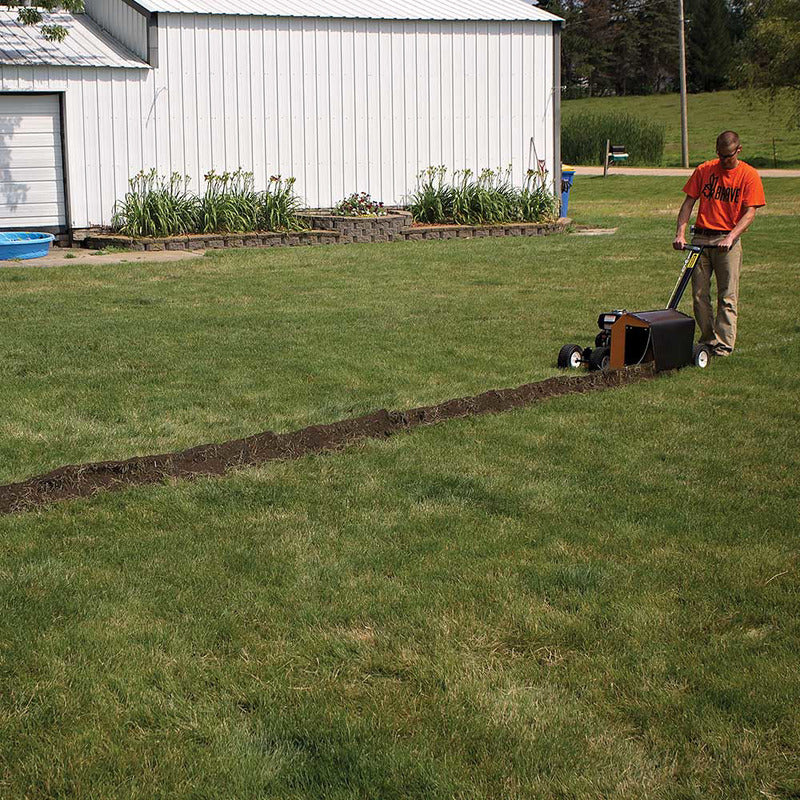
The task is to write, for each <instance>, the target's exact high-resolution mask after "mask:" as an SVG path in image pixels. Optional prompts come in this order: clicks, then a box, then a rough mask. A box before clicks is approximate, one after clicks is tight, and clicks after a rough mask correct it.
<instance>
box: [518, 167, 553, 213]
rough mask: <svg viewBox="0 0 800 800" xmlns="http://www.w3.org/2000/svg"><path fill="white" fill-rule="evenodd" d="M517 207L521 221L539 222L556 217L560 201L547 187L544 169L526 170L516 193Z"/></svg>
mask: <svg viewBox="0 0 800 800" xmlns="http://www.w3.org/2000/svg"><path fill="white" fill-rule="evenodd" d="M517 207H518V210H519V218H520V220H521V221H523V222H540V221H543V220H551V219H556V218H557V217H558V214H559V211H560V209H561V202H560V200H559V198H557V197H556V196H555V195H554V194H553V193H552V192H551V191H550V190H549V189H548V188H547V172H546V170H543V169H542V170H534V169H529V170H528V172H527V173H526V175H525V183H524V184H523V186H522V189H520V191H519V194H518V195H517Z"/></svg>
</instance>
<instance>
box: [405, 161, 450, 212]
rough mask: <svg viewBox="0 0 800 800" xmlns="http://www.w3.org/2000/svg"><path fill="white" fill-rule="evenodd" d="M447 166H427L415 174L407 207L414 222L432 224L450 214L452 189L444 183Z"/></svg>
mask: <svg viewBox="0 0 800 800" xmlns="http://www.w3.org/2000/svg"><path fill="white" fill-rule="evenodd" d="M446 174H447V167H444V166H439V167H428V168H427V169H425V170H423V171H422V172H420V173H419V175H417V188H416V190H415V191H414V194H412V195H411V202H410V203H409V206H408V209H409V211H410V212H411V214H412V216H413V218H414V221H415V222H425V223H428V224H429V225H434V224H436V223H438V222H443V221H444V220H445V219H447V218H448V217H449V216H451V214H452V206H453V190H452V188H451V187H450V186H448V185H446V184H445V175H446Z"/></svg>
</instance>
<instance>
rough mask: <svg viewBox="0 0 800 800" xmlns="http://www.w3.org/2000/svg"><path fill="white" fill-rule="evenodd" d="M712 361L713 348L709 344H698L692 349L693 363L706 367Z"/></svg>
mask: <svg viewBox="0 0 800 800" xmlns="http://www.w3.org/2000/svg"><path fill="white" fill-rule="evenodd" d="M709 361H711V350H710V349H709V347H708V345H707V344H696V345H695V346H694V350H692V363H693V364H694V365H695V366H696V367H700V369H705V368H706V367H707V366H708V362H709Z"/></svg>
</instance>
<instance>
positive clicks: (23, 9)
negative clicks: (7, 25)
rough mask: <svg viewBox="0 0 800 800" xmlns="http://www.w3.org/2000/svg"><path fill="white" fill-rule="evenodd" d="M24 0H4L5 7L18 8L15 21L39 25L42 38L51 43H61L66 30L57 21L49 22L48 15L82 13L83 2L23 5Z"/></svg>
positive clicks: (58, 0)
mask: <svg viewBox="0 0 800 800" xmlns="http://www.w3.org/2000/svg"><path fill="white" fill-rule="evenodd" d="M23 1H24V0H6V3H5V5H6V7H10V8H19V14H18V17H17V19H19V21H20V22H21V23H22V24H23V25H39V26H40V28H39V31H40V33H41V34H42V36H43V37H44V38H45V39H47V40H48V41H51V42H63V41H64V39H65V38H66V36H67V29H66V28H65V27H64V26H63V25H59V24H58V21H51V20H50V19H49V15H50V14H54V13H56V12H57V11H68V12H70V13H71V14H79V13H80V12H81V11H83V0H37V2H36V5H32V6H30V5H23Z"/></svg>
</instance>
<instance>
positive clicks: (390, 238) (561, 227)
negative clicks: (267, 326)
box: [73, 212, 572, 250]
mask: <svg viewBox="0 0 800 800" xmlns="http://www.w3.org/2000/svg"><path fill="white" fill-rule="evenodd" d="M303 217H305V219H306V220H307V221H308V222H309V224H311V225H312V226H313V228H312V229H311V230H305V231H297V232H294V233H270V232H259V233H226V234H192V235H191V236H169V237H165V238H160V239H146V238H142V239H132V238H131V237H129V236H117V235H114V234H111V233H108V232H105V231H102V230H95V231H82V232H81V231H76V233H75V235H74V237H73V241H74V242H75V244H78V245H79V246H83V247H88V248H90V249H92V250H102V249H104V248H108V247H118V248H124V249H127V250H219V249H222V248H226V247H296V246H302V245H318V244H349V243H353V242H396V241H406V240H407V241H423V240H428V239H479V238H483V237H486V236H546V235H548V234H552V233H563V232H564V231H565V230H566V228H567V226H568V225H569V224H570V223H571V222H572V220H570V219H566V218H562V219H559V220H558V221H556V222H522V223H510V224H503V225H411V224H410V223H411V215H410V214H409V213H408V212H395V213H392V214H389V215H387V216H385V217H335V216H332V215H330V214H327V215H326V214H323V213H320V212H306V213H304V214H303Z"/></svg>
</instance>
